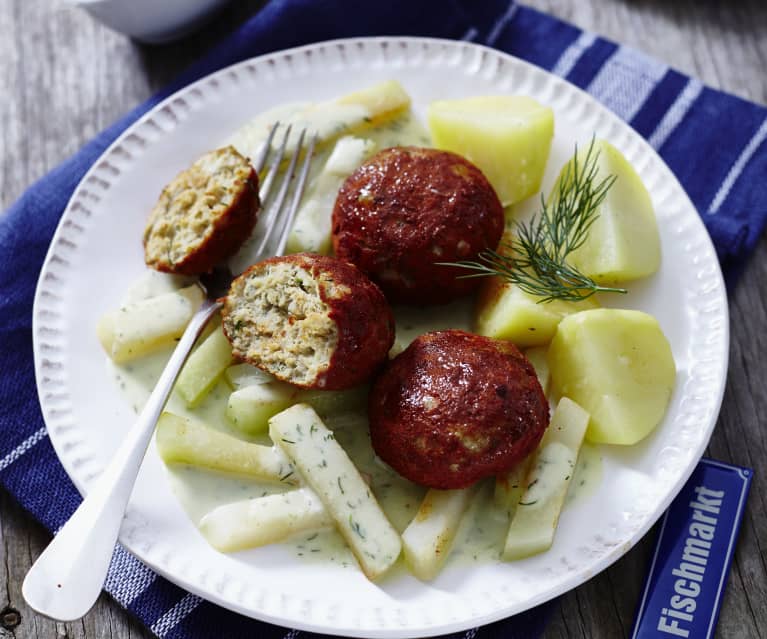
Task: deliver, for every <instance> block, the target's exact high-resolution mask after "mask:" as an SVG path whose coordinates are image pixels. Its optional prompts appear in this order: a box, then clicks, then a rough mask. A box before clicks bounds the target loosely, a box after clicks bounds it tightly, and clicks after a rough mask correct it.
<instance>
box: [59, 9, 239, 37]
mask: <svg viewBox="0 0 767 639" xmlns="http://www.w3.org/2000/svg"><path fill="white" fill-rule="evenodd" d="M70 1H71V2H72V3H73V4H75V5H76V6H78V7H81V8H82V9H85V10H86V11H87V12H88V13H90V14H91V15H92V16H93V17H94V18H96V19H97V20H99V21H100V22H102V23H103V24H105V25H106V26H107V27H109V28H110V29H114V30H115V31H119V32H120V33H124V34H125V35H127V36H130V37H131V38H135V39H136V40H140V41H142V42H148V43H153V44H156V43H161V42H169V41H171V40H175V39H177V38H181V37H182V36H184V35H187V34H188V33H191V32H192V31H194V30H195V29H196V28H197V27H199V26H200V25H201V24H202V23H203V22H204V21H205V20H206V19H207V18H209V17H210V16H211V15H212V14H213V13H214V12H215V11H216V10H217V9H219V8H221V7H223V6H224V5H225V4H227V3H228V2H229V0H70Z"/></svg>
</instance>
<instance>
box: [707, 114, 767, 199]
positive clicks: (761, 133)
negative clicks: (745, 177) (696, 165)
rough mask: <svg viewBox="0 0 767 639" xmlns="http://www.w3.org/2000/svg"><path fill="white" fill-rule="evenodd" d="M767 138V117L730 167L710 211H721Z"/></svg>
mask: <svg viewBox="0 0 767 639" xmlns="http://www.w3.org/2000/svg"><path fill="white" fill-rule="evenodd" d="M765 139H767V118H765V119H764V122H762V126H760V127H759V130H758V131H757V132H756V133H755V134H754V137H752V138H751V140H750V141H749V143H748V144H747V145H746V148H745V149H743V151H742V152H741V154H740V155H739V156H738V159H737V160H735V164H733V165H732V168H730V170H729V172H728V173H727V177H726V178H724V182H722V185H721V186H720V187H719V190H718V191H717V192H716V196H715V197H714V201H713V202H711V206H710V207H709V209H708V212H709V213H711V214H714V213H716V212H717V211H719V208H720V207H721V206H722V204H724V201H725V200H726V199H727V196H728V195H729V194H730V191H731V190H732V187H733V186H734V185H735V182H736V181H737V180H738V178H739V177H740V174H741V173H743V169H745V168H746V164H748V162H749V160H750V159H751V157H752V156H753V155H754V153H756V150H757V149H758V148H759V146H760V145H761V144H762V142H764V140H765Z"/></svg>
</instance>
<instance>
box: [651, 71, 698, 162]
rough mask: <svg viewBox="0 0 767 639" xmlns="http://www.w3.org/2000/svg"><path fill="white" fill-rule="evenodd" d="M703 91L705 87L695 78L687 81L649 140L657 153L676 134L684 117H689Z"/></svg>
mask: <svg viewBox="0 0 767 639" xmlns="http://www.w3.org/2000/svg"><path fill="white" fill-rule="evenodd" d="M701 91H703V85H702V84H701V83H700V81H698V80H695V79H694V78H690V79H689V80H688V81H687V85H686V86H685V87H684V89H683V90H682V92H681V93H680V94H679V95H678V96H677V98H676V100H674V103H673V104H672V105H671V107H670V108H669V110H668V111H666V115H664V116H663V118H662V119H661V121H660V122H658V126H656V127H655V130H654V131H653V132H652V135H651V136H650V137H649V138H648V139H647V141H648V142H649V143H650V145H651V146H652V147H653V148H654V149H655V150H656V151H657V150H658V149H660V148H661V147H662V146H663V144H664V143H665V141H666V140H668V138H669V136H670V135H671V134H672V133H673V132H674V129H676V127H677V126H678V125H679V123H680V122H681V121H682V120H684V116H686V115H687V112H688V111H689V110H690V107H691V106H692V103H693V102H695V100H697V99H698V96H699V95H700V93H701Z"/></svg>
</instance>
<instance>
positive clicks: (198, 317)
mask: <svg viewBox="0 0 767 639" xmlns="http://www.w3.org/2000/svg"><path fill="white" fill-rule="evenodd" d="M220 306H221V305H220V304H219V303H218V302H215V301H212V300H210V299H206V300H205V301H204V302H203V303H202V306H200V308H199V310H198V311H197V312H196V313H195V314H194V316H193V317H192V319H191V321H190V322H189V325H188V326H187V327H186V330H185V331H184V334H183V335H182V336H181V339H180V340H179V343H178V345H177V346H176V348H175V350H174V351H173V354H172V355H171V357H170V360H169V361H168V363H167V365H166V366H165V369H164V370H163V372H162V375H160V379H159V381H158V382H157V385H156V386H155V388H154V390H153V391H152V394H151V395H150V396H149V399H148V400H147V403H146V405H145V406H144V409H143V410H142V411H141V413H140V414H139V416H138V419H137V420H136V422H135V423H134V424H133V426H132V427H131V429H130V431H129V432H128V435H127V436H126V438H125V439H124V441H123V442H122V444H121V445H120V447H119V448H118V450H117V452H116V453H115V456H114V457H113V458H112V461H111V462H110V463H109V466H107V468H106V470H105V471H104V472H103V473H102V474H101V476H100V477H99V478H98V480H97V483H96V485H95V486H94V487H93V489H92V490H91V491H90V492H89V493H88V495H87V497H86V498H85V499H84V500H83V502H82V503H81V504H80V506H79V507H78V508H77V510H76V511H75V513H74V514H73V515H72V517H71V518H70V519H69V521H67V523H66V524H64V526H63V527H62V528H61V530H60V531H59V533H58V534H57V535H56V536H55V537H54V538H53V541H51V543H50V544H49V545H48V547H47V548H46V549H45V550H44V551H43V553H42V554H41V555H40V557H39V558H38V559H37V561H36V562H35V563H34V565H33V566H32V568H31V569H30V570H29V572H28V573H27V576H26V578H25V579H24V584H23V586H22V594H23V595H24V599H26V601H27V603H28V604H29V605H30V607H32V609H34V610H35V611H37V612H39V613H40V614H42V615H45V616H47V617H51V618H53V619H57V620H60V621H74V620H75V619H79V618H80V617H82V616H83V615H85V613H87V612H88V611H89V610H90V609H91V607H92V606H93V604H94V603H96V599H98V596H99V594H100V592H101V589H102V587H103V585H104V581H105V580H106V576H107V570H108V569H109V564H110V561H111V558H112V551H113V550H114V546H115V543H116V542H117V535H118V533H119V531H120V525H121V523H122V520H123V516H124V514H125V509H126V507H127V505H128V499H129V498H130V495H131V492H132V491H133V484H134V483H135V482H136V476H137V475H138V471H139V468H140V467H141V461H142V460H143V458H144V454H145V452H146V449H147V446H148V445H149V442H150V440H151V438H152V434H153V433H154V429H155V425H156V423H157V420H158V418H159V417H160V413H161V412H162V409H163V408H164V406H165V403H166V402H167V400H168V397H169V396H170V392H171V389H172V388H173V384H174V382H175V381H176V378H177V377H178V374H179V372H180V371H181V367H182V366H183V365H184V362H185V361H186V359H187V357H188V356H189V353H190V351H191V350H192V346H193V345H194V342H195V340H196V339H197V337H198V336H199V335H200V333H201V332H202V330H203V328H205V325H206V324H207V323H208V321H209V320H210V318H211V317H212V316H213V314H214V313H215V312H216V311H217V310H218V309H219V308H220Z"/></svg>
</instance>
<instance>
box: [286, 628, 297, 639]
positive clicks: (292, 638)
mask: <svg viewBox="0 0 767 639" xmlns="http://www.w3.org/2000/svg"><path fill="white" fill-rule="evenodd" d="M299 634H301V631H300V630H295V629H293V630H291V631H290V632H289V633H288V634H286V635H285V636H284V637H283V638H282V639H296V637H297V636H298V635H299Z"/></svg>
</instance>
